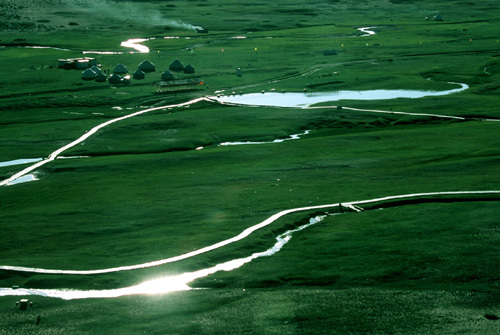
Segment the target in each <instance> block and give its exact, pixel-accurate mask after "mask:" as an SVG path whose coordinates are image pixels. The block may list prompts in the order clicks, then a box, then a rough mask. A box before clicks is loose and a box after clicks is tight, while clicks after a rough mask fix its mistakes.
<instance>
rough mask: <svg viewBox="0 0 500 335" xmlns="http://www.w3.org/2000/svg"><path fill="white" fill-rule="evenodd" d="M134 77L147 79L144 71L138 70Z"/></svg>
mask: <svg viewBox="0 0 500 335" xmlns="http://www.w3.org/2000/svg"><path fill="white" fill-rule="evenodd" d="M132 77H133V78H134V79H144V78H146V74H145V73H144V72H143V71H141V70H139V69H137V71H135V72H134V73H133V74H132Z"/></svg>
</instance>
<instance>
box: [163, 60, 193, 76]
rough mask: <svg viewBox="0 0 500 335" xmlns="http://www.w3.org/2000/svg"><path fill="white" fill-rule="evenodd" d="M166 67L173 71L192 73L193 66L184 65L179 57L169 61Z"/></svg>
mask: <svg viewBox="0 0 500 335" xmlns="http://www.w3.org/2000/svg"><path fill="white" fill-rule="evenodd" d="M168 69H169V70H170V71H175V72H184V73H186V74H194V67H193V66H192V65H191V64H188V65H186V66H184V65H183V64H182V62H181V61H180V60H179V59H177V58H176V59H175V60H174V61H173V62H172V63H170V65H169V67H168Z"/></svg>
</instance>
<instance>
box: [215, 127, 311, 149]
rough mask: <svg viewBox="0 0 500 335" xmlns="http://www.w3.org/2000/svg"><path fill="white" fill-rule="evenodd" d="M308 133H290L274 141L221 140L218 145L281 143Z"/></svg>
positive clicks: (307, 131)
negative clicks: (288, 135) (286, 136)
mask: <svg viewBox="0 0 500 335" xmlns="http://www.w3.org/2000/svg"><path fill="white" fill-rule="evenodd" d="M307 134H309V130H306V131H305V132H303V133H301V134H292V135H290V137H288V138H279V139H276V140H274V141H267V142H251V141H246V142H223V143H220V144H219V145H222V146H228V145H245V144H270V143H281V142H285V141H290V140H298V139H300V136H303V135H307Z"/></svg>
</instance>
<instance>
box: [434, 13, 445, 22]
mask: <svg viewBox="0 0 500 335" xmlns="http://www.w3.org/2000/svg"><path fill="white" fill-rule="evenodd" d="M433 20H434V21H444V20H443V17H442V16H441V14H436V15H435V16H434V18H433Z"/></svg>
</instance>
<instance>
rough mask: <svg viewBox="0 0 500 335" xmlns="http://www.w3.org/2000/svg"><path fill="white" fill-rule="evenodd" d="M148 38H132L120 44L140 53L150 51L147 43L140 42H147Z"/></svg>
mask: <svg viewBox="0 0 500 335" xmlns="http://www.w3.org/2000/svg"><path fill="white" fill-rule="evenodd" d="M148 40H149V39H148V38H131V39H129V40H127V41H125V42H122V43H121V44H120V46H122V47H126V48H132V49H135V50H137V51H139V52H140V53H148V52H149V48H148V47H147V46H145V45H142V44H139V43H142V42H146V41H148Z"/></svg>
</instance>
